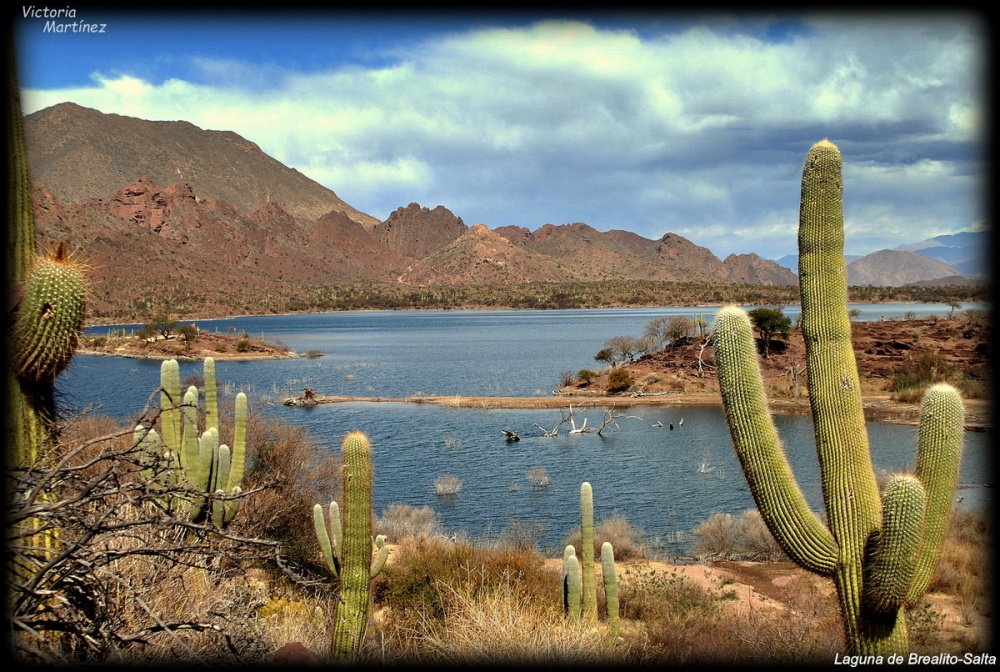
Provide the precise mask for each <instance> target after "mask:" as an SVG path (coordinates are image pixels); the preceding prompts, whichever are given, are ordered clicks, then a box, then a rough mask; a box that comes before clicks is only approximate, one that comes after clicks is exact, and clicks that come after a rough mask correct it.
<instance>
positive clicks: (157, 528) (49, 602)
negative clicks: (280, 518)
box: [6, 430, 308, 664]
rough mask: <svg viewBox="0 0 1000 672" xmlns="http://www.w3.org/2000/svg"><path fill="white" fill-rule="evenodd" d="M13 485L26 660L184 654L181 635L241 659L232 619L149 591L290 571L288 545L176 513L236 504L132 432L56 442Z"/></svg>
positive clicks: (17, 591) (11, 562) (19, 616)
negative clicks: (180, 581)
mask: <svg viewBox="0 0 1000 672" xmlns="http://www.w3.org/2000/svg"><path fill="white" fill-rule="evenodd" d="M7 479H8V480H7V483H8V498H7V526H6V530H7V543H8V551H9V553H8V567H7V570H8V571H7V574H6V578H7V590H8V602H7V606H8V613H7V620H8V633H9V634H11V635H12V637H11V640H12V645H13V653H14V655H15V657H16V658H17V659H19V660H20V661H21V662H23V663H29V664H38V663H44V664H48V663H66V662H86V661H96V662H100V661H104V660H108V659H109V658H111V657H114V656H117V657H123V656H124V655H125V653H124V652H125V651H127V650H130V649H131V648H134V647H140V646H142V645H149V644H150V643H151V642H152V641H154V640H156V639H158V638H167V639H168V640H173V644H172V646H173V647H174V648H179V649H184V648H185V646H186V645H185V644H184V642H183V639H182V638H180V637H179V636H178V633H179V632H182V631H198V632H203V633H210V634H212V635H213V636H218V637H221V638H222V639H224V640H225V643H226V647H227V648H228V649H229V651H230V652H231V653H232V654H233V655H234V656H236V657H240V656H239V654H240V651H239V650H238V649H239V646H240V644H239V640H240V637H241V635H238V634H237V636H236V637H234V635H233V632H232V631H231V630H230V629H229V627H228V625H227V619H226V618H225V617H224V616H223V615H221V614H215V615H214V616H213V615H211V614H209V613H191V614H188V613H184V612H181V613H180V614H179V616H180V617H178V614H177V613H176V612H174V613H171V614H168V613H166V612H165V611H164V610H162V609H157V608H156V607H154V606H153V605H152V603H151V601H150V600H149V598H148V593H150V592H151V591H154V590H161V591H162V586H163V585H164V583H165V582H166V581H168V577H169V576H174V577H175V578H174V579H173V580H177V579H176V577H177V576H178V572H180V571H183V570H186V569H190V568H193V567H198V568H202V569H205V570H208V571H212V568H215V570H216V571H217V570H219V569H220V568H221V567H223V566H229V567H232V568H236V567H240V566H245V564H246V563H248V562H254V561H261V560H264V559H268V560H272V559H273V560H275V561H276V562H277V564H278V565H279V566H282V567H286V568H287V565H286V563H285V562H284V561H283V560H282V558H281V553H280V544H279V543H278V542H275V541H270V540H265V539H258V538H253V537H250V536H243V535H242V534H240V533H239V531H238V528H239V526H236V525H234V526H233V527H232V528H227V529H225V530H224V529H221V528H218V527H216V526H214V525H212V524H211V523H193V522H191V520H190V519H189V518H188V516H187V515H186V514H178V513H176V508H172V507H171V506H170V505H169V504H168V502H176V501H178V500H183V499H194V498H205V497H208V498H209V499H210V500H211V499H216V498H218V499H233V497H232V496H224V495H221V494H220V495H211V494H207V493H204V492H201V491H196V490H194V489H192V488H190V487H188V486H186V485H184V484H183V482H182V481H179V480H178V479H176V478H172V477H171V469H169V468H168V467H167V466H166V465H165V464H163V463H162V462H159V461H157V460H156V457H155V456H151V455H150V454H149V452H148V451H146V450H145V449H143V448H142V447H141V446H140V445H139V444H138V443H137V442H136V441H134V440H133V436H132V431H130V430H120V431H117V432H115V433H111V434H107V435H104V436H100V437H97V438H93V439H90V440H86V441H82V442H80V443H78V444H76V445H62V444H57V445H56V446H55V447H54V448H53V450H52V451H51V454H49V455H45V456H42V457H41V458H40V459H39V460H38V461H37V463H36V464H32V465H28V466H24V467H17V468H12V469H8V473H7ZM259 490H260V488H258V489H251V490H248V491H247V492H245V493H243V494H241V495H238V497H250V496H253V495H254V494H256V493H257V492H259ZM182 510H184V509H183V508H182ZM289 572H290V574H291V575H293V576H296V578H298V579H300V580H302V581H303V582H306V583H308V580H307V579H301V577H298V576H297V575H295V573H294V572H293V571H292V570H291V569H290V568H289ZM175 600H176V596H175ZM189 653H191V654H192V657H193V658H194V659H197V655H196V654H195V652H194V651H190V652H189Z"/></svg>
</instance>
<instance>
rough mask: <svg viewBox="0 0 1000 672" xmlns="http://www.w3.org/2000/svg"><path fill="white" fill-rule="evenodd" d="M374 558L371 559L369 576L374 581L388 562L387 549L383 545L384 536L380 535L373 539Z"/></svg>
mask: <svg viewBox="0 0 1000 672" xmlns="http://www.w3.org/2000/svg"><path fill="white" fill-rule="evenodd" d="M375 548H376V549H377V550H376V551H375V557H374V558H372V569H371V575H372V578H373V579H374V578H375V577H376V576H378V575H379V574H381V573H382V570H383V569H384V568H385V563H386V561H388V560H389V547H388V546H386V545H385V535H384V534H380V535H378V536H377V537H375Z"/></svg>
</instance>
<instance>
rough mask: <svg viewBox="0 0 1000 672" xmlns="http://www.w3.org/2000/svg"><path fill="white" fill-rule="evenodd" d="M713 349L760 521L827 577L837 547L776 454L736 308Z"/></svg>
mask: <svg viewBox="0 0 1000 672" xmlns="http://www.w3.org/2000/svg"><path fill="white" fill-rule="evenodd" d="M714 343H715V358H716V362H717V364H718V367H719V369H718V370H719V389H720V391H721V393H722V400H723V407H724V410H725V416H726V423H727V424H728V425H729V431H730V434H731V436H732V439H733V446H734V447H735V449H736V454H737V456H738V457H739V460H740V464H741V465H742V467H743V472H744V474H745V475H746V478H747V482H748V484H749V485H750V492H751V493H752V494H753V497H754V501H756V503H757V507H758V508H759V509H760V512H761V516H762V517H763V518H764V521H765V522H766V523H767V526H768V528H769V529H770V530H771V533H772V534H773V535H774V537H775V539H776V540H777V541H778V543H779V544H780V545H781V547H782V549H783V550H784V551H785V552H786V553H787V554H788V556H789V557H790V558H792V559H793V560H794V561H795V562H796V563H798V564H799V565H800V566H802V567H804V568H806V569H808V570H810V571H813V572H815V573H817V574H823V575H827V574H830V573H832V572H833V569H834V567H835V565H836V563H837V545H836V543H835V542H834V539H833V536H832V535H831V534H830V531H829V530H827V529H826V527H825V526H824V525H823V523H822V521H820V519H819V518H818V517H817V516H816V514H815V513H814V512H813V511H812V509H810V507H809V503H808V502H807V501H806V498H805V496H804V495H803V494H802V491H801V489H800V488H799V486H798V483H797V482H796V481H795V476H794V475H793V473H792V469H791V467H790V466H789V464H788V459H787V458H786V456H785V453H784V451H783V450H782V448H781V441H780V439H779V438H778V432H777V429H776V428H775V426H774V422H773V420H772V419H771V414H770V411H769V409H768V407H767V399H766V397H765V394H764V383H763V380H762V378H761V373H760V364H759V363H758V360H757V350H756V347H755V345H754V339H753V326H752V325H751V323H750V318H749V316H748V315H747V314H746V312H745V311H743V310H742V309H740V308H737V307H735V306H727V307H725V308H723V309H721V310H720V311H719V313H718V315H717V316H716V318H715V326H714Z"/></svg>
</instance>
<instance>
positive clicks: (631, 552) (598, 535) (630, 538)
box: [563, 513, 646, 562]
mask: <svg viewBox="0 0 1000 672" xmlns="http://www.w3.org/2000/svg"><path fill="white" fill-rule="evenodd" d="M645 536H646V533H645V531H644V530H643V529H642V528H639V527H635V526H634V525H632V523H630V522H628V520H627V519H626V518H625V517H624V516H622V515H621V514H619V513H615V514H613V515H612V516H611V517H610V518H605V519H604V520H601V521H599V522H595V523H594V557H595V558H599V557H601V544H603V543H604V542H605V541H610V542H611V545H612V546H613V547H614V550H615V562H624V561H626V560H634V559H638V558H645V557H646V546H645V541H644V539H645ZM582 537H583V535H582V534H581V532H580V527H579V526H577V527H575V528H573V530H572V531H571V532H570V533H569V534H568V535H567V536H566V538H565V539H563V547H565V546H567V545H569V544H572V545H573V547H574V548H576V549H579V548H580V546H581V544H582Z"/></svg>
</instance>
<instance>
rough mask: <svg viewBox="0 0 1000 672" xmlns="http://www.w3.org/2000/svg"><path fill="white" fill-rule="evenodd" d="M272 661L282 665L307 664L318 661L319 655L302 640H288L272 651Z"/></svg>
mask: <svg viewBox="0 0 1000 672" xmlns="http://www.w3.org/2000/svg"><path fill="white" fill-rule="evenodd" d="M274 662H275V663H279V664H282V665H308V664H314V663H318V662H319V656H317V655H316V654H315V653H313V652H312V651H310V650H309V649H307V648H306V647H305V645H304V644H303V643H302V642H289V643H288V644H285V645H284V646H282V647H281V648H280V649H278V650H277V651H275V652H274Z"/></svg>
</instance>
